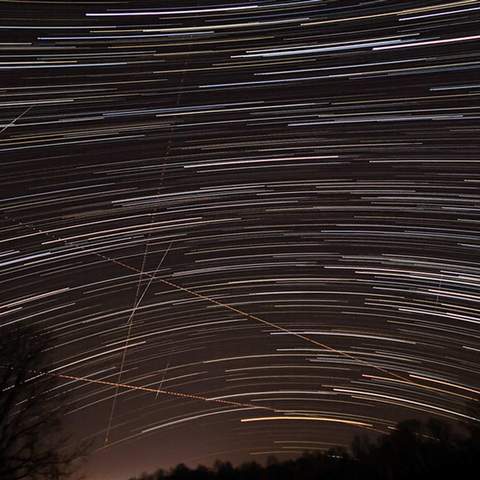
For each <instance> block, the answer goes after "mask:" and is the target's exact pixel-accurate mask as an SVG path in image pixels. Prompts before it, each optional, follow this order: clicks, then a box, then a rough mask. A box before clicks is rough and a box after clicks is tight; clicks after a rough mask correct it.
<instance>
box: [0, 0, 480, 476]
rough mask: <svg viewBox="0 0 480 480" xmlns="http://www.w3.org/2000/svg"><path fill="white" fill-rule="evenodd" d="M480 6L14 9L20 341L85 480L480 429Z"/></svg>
mask: <svg viewBox="0 0 480 480" xmlns="http://www.w3.org/2000/svg"><path fill="white" fill-rule="evenodd" d="M479 25H480V1H479V0H463V1H450V2H439V1H432V0H428V1H420V0H419V1H399V0H371V1H368V0H366V1H359V0H355V1H352V0H348V1H338V0H280V1H273V0H258V1H253V0H252V1H248V0H245V1H235V2H234V1H231V2H223V3H221V2H220V1H219V0H216V1H213V0H206V1H202V2H200V1H194V0H186V1H182V2H180V1H173V0H168V1H162V2H153V1H142V0H140V1H119V2H116V1H106V2H87V1H86V2H75V1H72V2H67V1H55V2H54V1H52V2H49V1H28V0H24V1H1V2H0V107H1V117H0V157H1V162H0V175H1V177H0V178H1V188H0V222H1V223H0V285H1V294H0V300H1V301H0V335H1V328H2V327H6V326H8V325H18V326H23V325H25V326H26V325H35V326H36V327H37V328H39V329H41V330H42V331H45V332H49V333H51V334H53V335H54V336H55V338H56V343H55V345H54V346H52V348H51V352H50V354H51V365H50V370H49V371H50V374H51V375H53V376H56V377H57V378H58V380H59V387H58V389H59V390H62V391H65V392H68V393H69V398H70V399H71V400H70V402H71V403H70V404H69V408H68V409H67V410H66V411H65V414H64V417H65V422H66V424H67V425H68V429H69V431H71V432H72V436H73V439H74V440H83V439H92V440H94V441H95V446H96V447H95V452H94V453H93V454H92V456H91V458H90V460H89V463H88V465H87V472H88V478H89V479H91V480H94V479H95V480H99V479H104V480H113V479H117V478H119V479H120V478H127V477H128V475H133V474H138V473H140V472H141V471H144V470H149V469H155V468H157V467H161V466H163V467H168V466H170V465H174V464H176V463H179V462H186V463H189V464H192V465H195V464H196V463H198V462H205V463H208V462H212V461H213V460H215V459H216V458H224V459H230V460H232V461H241V460H246V459H249V458H250V459H252V458H253V459H261V458H266V457H267V456H268V455H269V454H270V453H272V452H274V453H275V454H276V455H280V456H281V457H283V456H285V457H288V456H292V455H293V456H294V455H297V454H298V453H301V452H302V451H303V450H305V449H311V450H324V449H327V448H330V447H331V446H346V445H348V444H349V442H350V441H351V439H352V438H353V436H354V435H358V434H362V433H371V434H376V433H382V432H383V433H386V432H389V431H391V429H392V428H393V427H394V426H395V424H396V423H397V422H398V421H399V420H402V419H405V418H412V417H415V416H417V417H425V416H437V417H440V418H442V419H444V420H448V421H451V422H453V423H458V422H464V421H466V420H469V421H472V420H473V421H476V420H478V419H475V418H472V417H471V416H469V415H468V414H467V413H466V410H465V404H466V402H468V401H470V400H478V399H479V397H480V383H479V375H478V372H479V366H480V365H479V363H480V362H479V361H480V357H479V353H480V319H479V301H480V287H479V285H480V282H479V280H480V266H479V264H478V255H479V249H480V235H479V232H480V230H479V224H480V210H479V202H480V190H479V187H480V168H479V162H480V158H479V151H480V149H479V139H480V124H479V119H480V101H479V100H480V99H479V96H480V74H479V70H480V27H479Z"/></svg>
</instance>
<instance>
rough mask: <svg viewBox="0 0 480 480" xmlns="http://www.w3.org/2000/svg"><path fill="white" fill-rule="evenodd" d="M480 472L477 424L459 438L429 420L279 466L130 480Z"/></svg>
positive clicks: (375, 479) (374, 478)
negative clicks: (345, 447) (346, 447)
mask: <svg viewBox="0 0 480 480" xmlns="http://www.w3.org/2000/svg"><path fill="white" fill-rule="evenodd" d="M475 410H476V412H478V406H475ZM476 418H478V415H477V416H476ZM479 467H480V424H479V423H478V422H476V421H472V423H471V424H468V425H467V428H466V433H462V434H459V433H456V432H454V431H453V430H452V428H451V427H450V425H449V424H447V423H445V422H443V421H439V420H436V419H429V420H427V421H425V422H422V421H419V420H407V421H404V422H401V423H399V424H398V425H397V427H396V429H394V430H392V432H391V433H389V434H388V435H383V436H380V437H378V438H377V439H375V440H371V439H369V438H368V437H367V436H363V437H356V438H355V439H354V441H353V442H352V445H351V448H350V450H349V451H347V450H346V449H332V450H329V451H326V452H305V453H304V454H303V455H302V456H301V457H299V458H296V459H292V460H286V461H281V462H280V461H277V460H276V459H275V458H274V457H272V458H270V459H269V460H268V461H267V464H266V465H260V464H258V463H256V462H248V463H243V464H241V465H239V466H237V467H234V466H232V464H231V463H230V462H216V463H215V465H214V467H212V468H207V467H204V466H199V467H197V468H196V469H190V468H188V467H187V466H185V465H184V464H180V465H177V466H176V467H175V468H173V469H172V470H170V471H169V472H166V471H164V470H161V469H160V470H158V471H156V472H155V473H153V474H142V475H141V476H140V477H136V478H132V479H130V480H344V479H348V480H364V479H365V480H366V479H368V480H413V479H420V478H421V479H423V480H427V479H447V478H448V479H453V480H456V479H467V478H479V475H480V469H479Z"/></svg>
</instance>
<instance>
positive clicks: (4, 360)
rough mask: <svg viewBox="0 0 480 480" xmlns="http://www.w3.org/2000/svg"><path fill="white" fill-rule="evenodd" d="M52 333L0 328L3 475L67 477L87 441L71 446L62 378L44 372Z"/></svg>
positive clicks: (40, 479)
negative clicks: (64, 419) (60, 384)
mask: <svg viewBox="0 0 480 480" xmlns="http://www.w3.org/2000/svg"><path fill="white" fill-rule="evenodd" d="M49 346H51V338H49V337H48V336H46V335H42V334H40V333H39V332H36V331H35V330H33V329H19V328H8V327H1V328H0V478H1V479H2V480H23V479H26V480H46V479H49V480H63V479H65V478H67V477H69V476H71V474H72V473H73V472H74V470H75V467H76V465H77V460H78V459H80V458H81V457H82V456H83V455H84V454H85V453H86V448H85V446H81V447H78V448H74V449H71V450H67V449H66V448H65V444H66V440H67V438H66V437H65V436H64V435H63V434H62V428H61V427H62V423H61V408H62V406H63V405H64V401H65V398H64V397H63V396H62V395H60V394H59V393H58V390H55V387H56V386H57V383H58V380H57V378H56V377H54V376H52V375H47V374H45V373H42V371H43V368H44V367H45V365H46V360H47V359H46V349H47V348H48V347H49Z"/></svg>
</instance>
